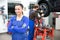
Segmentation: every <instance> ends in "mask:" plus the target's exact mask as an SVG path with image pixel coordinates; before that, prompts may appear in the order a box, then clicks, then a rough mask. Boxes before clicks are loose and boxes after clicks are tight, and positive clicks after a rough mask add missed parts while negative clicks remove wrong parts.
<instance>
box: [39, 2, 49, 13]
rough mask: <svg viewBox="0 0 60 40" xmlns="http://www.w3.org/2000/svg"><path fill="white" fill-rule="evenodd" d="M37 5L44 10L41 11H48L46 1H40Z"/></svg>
mask: <svg viewBox="0 0 60 40" xmlns="http://www.w3.org/2000/svg"><path fill="white" fill-rule="evenodd" d="M39 7H40V10H43V11H44V12H43V13H44V14H46V13H47V12H48V5H47V4H46V3H41V4H40V6H39Z"/></svg>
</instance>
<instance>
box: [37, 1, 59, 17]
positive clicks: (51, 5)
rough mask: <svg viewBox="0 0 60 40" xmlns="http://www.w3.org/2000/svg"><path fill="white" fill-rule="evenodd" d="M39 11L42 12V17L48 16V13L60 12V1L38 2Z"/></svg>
mask: <svg viewBox="0 0 60 40" xmlns="http://www.w3.org/2000/svg"><path fill="white" fill-rule="evenodd" d="M38 4H39V7H40V9H41V10H44V14H45V15H44V16H45V17H47V16H49V14H50V12H60V0H38Z"/></svg>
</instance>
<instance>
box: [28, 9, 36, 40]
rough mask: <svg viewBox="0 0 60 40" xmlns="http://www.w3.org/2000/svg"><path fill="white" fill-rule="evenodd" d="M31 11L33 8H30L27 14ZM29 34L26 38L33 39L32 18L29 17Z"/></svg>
mask: <svg viewBox="0 0 60 40" xmlns="http://www.w3.org/2000/svg"><path fill="white" fill-rule="evenodd" d="M33 12H35V11H34V10H30V12H29V16H30V14H32V13H33ZM29 29H30V30H29V35H28V40H33V36H34V20H32V19H30V18H29Z"/></svg>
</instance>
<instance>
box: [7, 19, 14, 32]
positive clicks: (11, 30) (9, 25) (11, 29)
mask: <svg viewBox="0 0 60 40" xmlns="http://www.w3.org/2000/svg"><path fill="white" fill-rule="evenodd" d="M12 21H13V18H11V19H10V21H9V23H8V32H13V28H12Z"/></svg>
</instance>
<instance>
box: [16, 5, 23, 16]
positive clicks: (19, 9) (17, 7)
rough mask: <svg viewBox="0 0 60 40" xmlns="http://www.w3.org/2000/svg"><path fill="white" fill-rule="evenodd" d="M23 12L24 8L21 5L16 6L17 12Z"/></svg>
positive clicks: (18, 13)
mask: <svg viewBox="0 0 60 40" xmlns="http://www.w3.org/2000/svg"><path fill="white" fill-rule="evenodd" d="M22 12H23V8H22V7H21V6H20V5H16V6H15V13H16V14H17V15H20V14H21V13H22Z"/></svg>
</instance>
